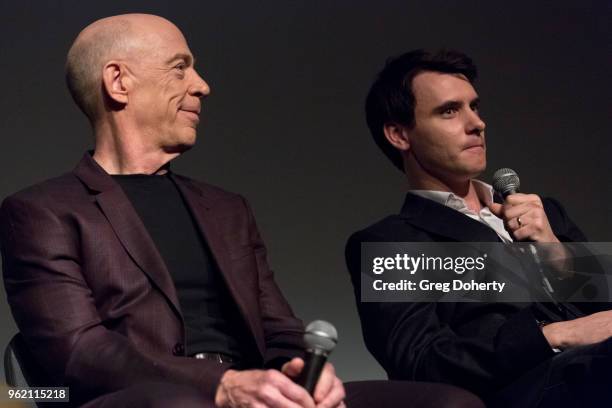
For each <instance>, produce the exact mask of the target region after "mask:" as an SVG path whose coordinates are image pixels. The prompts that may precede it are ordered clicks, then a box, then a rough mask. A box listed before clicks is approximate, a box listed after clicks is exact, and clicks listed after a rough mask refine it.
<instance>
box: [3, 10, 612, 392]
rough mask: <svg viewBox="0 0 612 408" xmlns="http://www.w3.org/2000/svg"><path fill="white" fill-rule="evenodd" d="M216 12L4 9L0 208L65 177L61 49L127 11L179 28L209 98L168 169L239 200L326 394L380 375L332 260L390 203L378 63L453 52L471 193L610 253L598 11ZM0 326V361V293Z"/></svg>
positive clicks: (67, 143) (605, 73)
mask: <svg viewBox="0 0 612 408" xmlns="http://www.w3.org/2000/svg"><path fill="white" fill-rule="evenodd" d="M220 3H221V2H204V1H197V2H196V1H194V2H193V3H188V2H180V1H168V2H150V1H149V2H146V3H134V2H124V1H122V2H114V3H113V2H110V1H104V2H89V1H84V2H80V1H44V2H42V1H18V2H14V1H4V2H3V3H2V6H1V9H0V22H1V24H0V30H1V35H0V53H1V64H0V78H1V81H2V83H1V85H2V86H1V88H0V89H1V90H2V99H1V101H0V112H1V113H0V130H1V132H2V147H1V149H0V170H1V171H0V198H3V197H5V196H7V195H8V194H10V193H12V192H14V191H16V190H18V189H21V188H23V187H25V186H27V185H30V184H33V183H36V182H38V181H40V180H43V179H46V178H49V177H52V176H54V175H57V174H59V173H62V172H64V171H67V170H70V169H71V168H72V167H73V166H74V164H75V163H76V162H77V161H78V160H79V158H80V156H81V155H82V153H83V151H84V150H85V149H87V148H90V147H91V146H92V138H91V136H90V131H89V128H88V125H87V123H86V121H85V118H84V116H82V115H81V114H80V112H79V111H78V110H77V108H76V107H75V106H73V104H72V101H71V99H70V97H69V95H68V92H67V90H66V89H65V86H64V82H63V64H64V58H65V54H66V51H67V49H68V47H69V45H70V44H71V42H72V40H73V39H74V37H75V36H76V34H77V33H78V32H79V31H80V30H81V29H82V28H83V27H84V26H85V25H87V24H89V23H90V22H92V21H93V20H95V19H98V18H100V17H104V16H108V15H113V14H118V13H124V12H136V11H138V12H149V13H155V14H159V15H162V16H165V17H167V18H169V19H170V20H172V21H173V22H175V23H176V24H177V25H178V26H179V27H180V28H181V29H182V30H183V32H184V33H185V35H186V37H187V39H188V41H189V44H190V46H191V49H192V51H193V53H194V54H195V55H196V56H197V58H198V69H199V71H200V73H201V74H202V76H203V77H204V78H205V79H206V80H207V81H208V83H209V84H210V85H211V88H212V95H211V96H210V98H208V99H207V100H205V101H204V104H203V106H204V110H203V115H202V116H203V118H204V121H203V124H202V125H201V126H200V129H199V140H198V144H197V146H196V148H194V149H193V150H192V151H190V152H188V153H187V154H185V155H184V156H183V157H181V158H179V159H178V160H176V161H175V165H174V169H175V171H178V172H182V173H185V174H188V175H191V176H193V177H195V178H199V179H203V180H206V181H208V182H211V183H213V184H217V185H220V186H223V187H224V188H226V189H228V190H232V191H237V192H240V193H242V194H244V195H245V196H246V197H247V198H248V199H249V200H250V201H251V203H252V205H253V207H254V210H255V213H256V216H257V220H258V223H259V226H260V229H261V230H262V234H263V236H264V238H265V239H266V242H267V244H268V248H269V253H270V259H271V264H272V266H273V267H274V269H275V270H276V271H277V275H276V276H277V279H278V282H279V284H280V286H281V288H282V289H283V291H284V293H285V295H286V296H287V297H288V299H289V301H290V302H291V303H292V305H293V307H294V309H295V311H296V313H297V314H298V315H299V316H301V317H302V318H303V319H304V320H306V321H308V320H311V319H314V318H323V319H327V320H329V321H331V322H333V323H334V324H335V325H336V326H337V327H338V330H339V333H340V343H339V346H338V348H337V351H336V352H335V355H334V358H333V359H334V361H335V363H336V365H337V368H338V371H339V373H340V375H341V376H342V377H343V378H344V379H347V380H350V379H363V378H382V377H383V376H384V372H383V371H382V370H381V369H380V367H379V366H378V365H377V364H376V362H375V361H374V360H373V359H372V358H371V357H370V356H369V354H368V353H367V352H366V350H365V348H364V346H363V342H362V339H361V332H360V328H359V321H358V317H357V314H356V310H355V306H354V299H353V294H352V288H351V286H350V282H349V279H348V274H347V272H346V270H345V266H344V259H343V251H344V243H345V239H346V238H347V236H348V235H349V234H350V233H351V232H352V231H354V230H356V229H358V228H362V227H364V226H366V225H368V224H370V223H372V222H374V221H376V220H377V219H379V218H381V217H383V216H385V215H387V214H389V213H392V212H397V211H398V210H399V207H400V205H401V202H402V199H403V190H404V186H403V179H402V176H401V174H400V173H399V172H397V171H396V170H395V169H394V168H393V167H392V166H391V165H390V164H389V163H388V162H387V161H386V159H385V158H384V156H383V155H382V154H381V153H379V151H378V150H377V148H376V147H375V145H374V144H373V142H372V141H371V139H370V136H369V133H368V130H367V127H366V125H365V120H364V114H363V100H364V97H365V94H366V92H367V89H368V87H369V85H370V83H371V81H372V79H373V77H374V75H375V74H376V72H377V71H378V70H379V69H380V68H381V67H382V65H383V62H384V61H385V59H386V58H387V57H388V56H390V55H396V54H399V53H401V52H404V51H406V50H409V49H413V48H418V47H435V48H437V47H441V46H444V47H452V48H457V49H460V50H463V51H465V52H467V53H468V54H470V55H471V56H472V57H473V58H474V59H475V61H476V62H477V64H478V65H479V68H480V79H479V81H478V83H477V89H478V91H479V93H480V95H481V98H482V100H483V103H482V111H483V116H484V118H485V120H486V122H487V136H488V152H489V168H488V170H487V173H486V174H485V175H484V177H483V178H484V179H485V180H489V177H490V175H491V173H492V171H494V170H495V169H496V168H498V167H502V166H510V167H513V168H514V169H515V170H517V172H518V173H519V175H520V176H521V179H522V181H523V184H524V191H527V192H536V193H538V194H541V195H545V196H555V197H557V198H558V199H560V200H561V201H562V202H563V203H564V204H565V206H566V208H567V210H568V212H569V213H570V214H571V215H572V216H573V218H574V220H575V221H576V222H577V223H578V224H579V225H580V226H582V228H583V229H584V231H585V232H586V233H587V235H588V236H589V237H590V239H591V240H596V241H610V240H612V239H611V238H610V237H611V236H612V233H611V232H610V231H611V230H610V227H611V222H610V219H609V218H610V200H612V187H611V184H612V183H610V181H611V180H610V170H611V166H610V161H609V156H610V153H612V143H611V141H610V140H611V138H610V135H611V132H610V124H609V120H608V117H609V112H610V97H609V95H610V74H609V73H610V57H609V55H610V48H609V44H610V41H609V40H610V33H609V18H610V14H611V13H610V9H609V4H610V3H609V2H608V1H605V0H602V1H574V2H568V1H546V2H544V1H538V2H531V1H530V2H522V1H519V2H516V1H515V2H501V1H494V2H487V1H460V2H451V1H448V2H441V1H427V2H409V1H406V0H402V1H381V0H379V1H361V2H357V1H354V0H352V1H348V0H346V1H345V0H342V1H331V2H322V1H265V2H253V1H241V2H238V1H231V2H224V3H223V4H220ZM58 313H61V311H58ZM0 316H2V327H1V329H0V345H4V344H6V342H7V341H8V339H9V338H10V336H11V335H12V334H13V333H14V332H15V331H16V328H15V326H14V323H13V321H12V318H11V317H10V313H9V310H8V306H6V301H5V299H4V293H3V291H2V298H1V299H0Z"/></svg>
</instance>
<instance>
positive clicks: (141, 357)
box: [0, 196, 228, 400]
mask: <svg viewBox="0 0 612 408" xmlns="http://www.w3.org/2000/svg"><path fill="white" fill-rule="evenodd" d="M45 200H49V199H44V198H43V199H40V200H34V199H32V198H31V197H28V198H27V199H22V198H18V197H15V196H13V197H11V198H8V199H6V200H5V201H4V202H3V204H2V207H1V208H0V245H1V248H0V249H1V251H2V261H3V277H4V284H5V289H6V292H7V298H8V302H9V304H10V307H11V310H12V313H13V316H14V318H15V320H16V323H17V326H18V327H19V330H20V332H21V334H22V335H23V338H24V340H25V342H26V344H27V346H28V348H29V350H30V351H31V353H32V354H33V357H34V358H35V359H36V360H37V361H38V362H39V363H40V364H41V366H42V367H44V368H45V370H46V371H47V375H48V378H50V379H52V380H53V382H54V383H56V384H63V385H66V386H69V387H70V388H71V400H73V397H74V398H75V399H77V400H78V398H79V395H81V397H83V398H85V399H88V398H92V397H93V396H97V395H102V394H105V393H109V392H113V391H116V390H119V389H122V388H125V387H127V386H130V385H132V384H136V383H139V382H143V381H163V382H174V383H182V384H190V385H193V386H195V387H196V388H198V389H199V390H200V391H201V392H203V393H204V394H205V395H207V396H209V397H211V398H214V394H215V392H216V387H217V385H218V382H219V379H220V377H221V375H222V374H223V372H224V371H225V370H226V369H227V368H228V367H226V366H224V365H219V364H217V363H214V362H209V361H205V360H196V359H191V358H185V357H176V356H173V355H171V354H170V352H169V353H168V355H163V356H159V355H149V354H146V353H145V352H143V351H141V350H139V348H138V347H137V345H135V344H133V343H132V342H131V341H130V340H128V338H127V337H125V336H123V335H121V334H119V333H116V332H113V331H111V330H108V329H107V328H106V327H105V326H104V322H103V321H102V320H101V318H100V315H99V313H98V311H97V309H96V304H95V302H94V298H93V296H92V293H91V290H90V288H89V286H88V284H87V281H86V280H85V278H84V276H83V274H82V272H81V266H80V265H81V260H80V253H79V252H80V251H79V239H78V234H79V231H78V228H77V227H76V226H73V225H71V224H70V220H67V219H64V218H65V217H64V216H58V215H57V214H56V213H54V212H53V211H52V210H51V209H50V207H52V205H46V204H47V203H48V201H47V203H46V202H45ZM49 204H51V203H49ZM41 385H49V384H41Z"/></svg>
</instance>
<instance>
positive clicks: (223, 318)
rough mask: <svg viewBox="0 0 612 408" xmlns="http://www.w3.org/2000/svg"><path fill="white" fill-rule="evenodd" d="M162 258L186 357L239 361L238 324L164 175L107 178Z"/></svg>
mask: <svg viewBox="0 0 612 408" xmlns="http://www.w3.org/2000/svg"><path fill="white" fill-rule="evenodd" d="M112 177H113V179H114V180H115V181H116V182H117V183H119V185H120V186H121V188H122V189H123V191H124V192H125V194H126V195H127V197H128V198H129V200H130V201H131V203H132V205H133V206H134V208H135V209H136V212H137V213H138V215H139V216H140V219H141V220H142V222H143V224H144V225H145V227H146V229H147V231H148V232H149V234H150V236H151V238H152V239H153V242H154V243H155V245H156V246H157V249H158V251H159V253H160V254H161V257H162V258H163V260H164V262H165V264H166V267H167V269H168V271H169V272H170V275H171V276H172V280H173V281H174V285H175V287H176V291H177V296H178V299H179V303H180V306H181V312H182V314H183V319H184V322H185V351H186V354H187V355H193V354H195V353H200V352H214V353H223V354H227V355H229V356H232V357H234V358H235V359H237V360H240V359H241V357H242V356H243V352H242V351H241V347H240V342H239V341H240V340H241V339H243V340H244V321H243V319H242V317H241V316H240V315H239V313H238V310H237V305H236V304H235V302H234V301H233V299H232V298H231V296H230V294H229V291H228V289H227V286H226V284H225V281H224V280H223V277H222V276H221V272H220V271H219V268H218V267H217V265H216V262H215V260H214V258H213V255H212V253H211V251H210V249H209V247H208V244H207V243H206V240H205V239H204V237H203V236H202V234H201V233H200V230H199V229H198V228H197V227H196V224H195V220H194V218H193V216H192V214H191V211H190V210H189V207H188V205H187V203H186V202H185V200H184V199H183V196H182V195H181V193H180V190H179V189H178V187H177V186H176V184H175V183H174V181H173V180H172V178H171V177H170V174H169V173H167V174H165V175H144V174H135V175H113V176H112Z"/></svg>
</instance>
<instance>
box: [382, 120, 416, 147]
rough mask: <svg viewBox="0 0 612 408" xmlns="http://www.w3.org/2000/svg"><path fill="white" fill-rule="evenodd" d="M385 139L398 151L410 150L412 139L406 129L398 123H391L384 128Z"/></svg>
mask: <svg viewBox="0 0 612 408" xmlns="http://www.w3.org/2000/svg"><path fill="white" fill-rule="evenodd" d="M383 131H384V132H385V137H386V138H387V140H388V141H389V143H391V144H392V145H393V146H394V147H395V148H396V149H398V150H401V151H406V150H408V149H409V148H410V139H409V137H408V132H407V131H406V128H405V127H404V126H402V125H399V124H397V123H393V122H389V123H385V125H384V126H383Z"/></svg>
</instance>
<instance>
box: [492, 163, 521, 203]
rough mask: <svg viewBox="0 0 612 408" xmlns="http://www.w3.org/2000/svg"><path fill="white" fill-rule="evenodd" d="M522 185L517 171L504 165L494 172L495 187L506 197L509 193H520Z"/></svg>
mask: <svg viewBox="0 0 612 408" xmlns="http://www.w3.org/2000/svg"><path fill="white" fill-rule="evenodd" d="M520 187H521V181H520V180H519V176H518V174H516V171H514V170H512V169H509V168H507V167H504V168H502V169H499V170H497V171H496V172H495V173H493V189H494V190H495V191H496V192H497V193H499V194H501V195H502V196H503V197H504V198H506V196H507V195H509V194H514V193H518V192H519V189H520Z"/></svg>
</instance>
